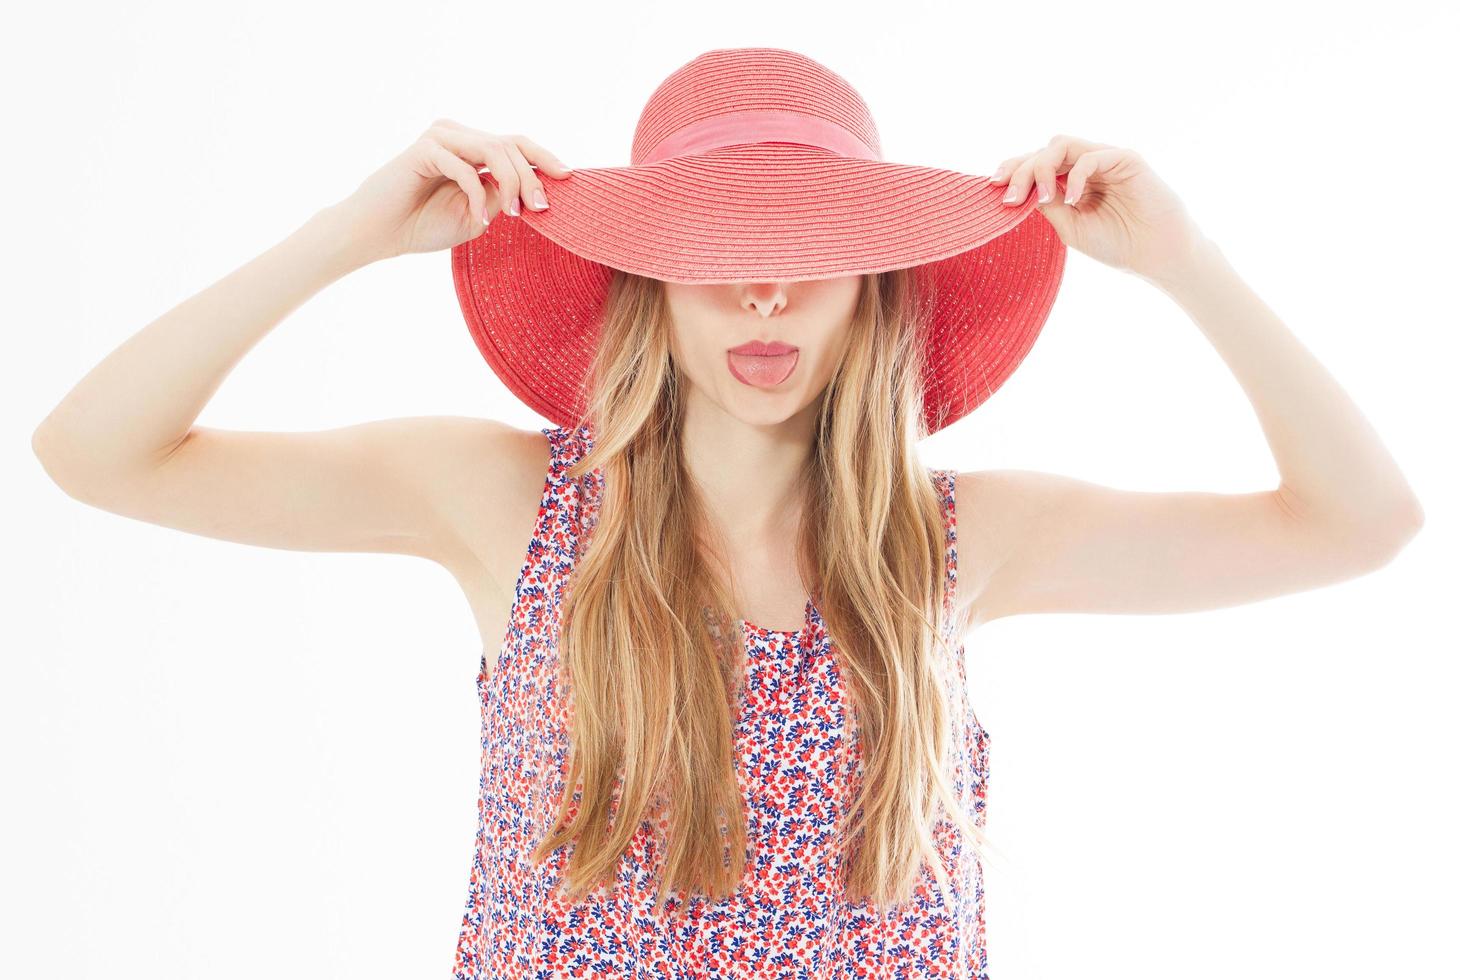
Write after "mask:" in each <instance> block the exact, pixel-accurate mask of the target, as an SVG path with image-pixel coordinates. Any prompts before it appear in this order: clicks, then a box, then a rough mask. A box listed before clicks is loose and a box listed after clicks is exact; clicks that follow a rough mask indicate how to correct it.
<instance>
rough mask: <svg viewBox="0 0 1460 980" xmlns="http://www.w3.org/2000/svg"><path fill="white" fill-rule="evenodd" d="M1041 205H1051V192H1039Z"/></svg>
mask: <svg viewBox="0 0 1460 980" xmlns="http://www.w3.org/2000/svg"><path fill="white" fill-rule="evenodd" d="M1039 203H1040V204H1048V203H1049V191H1040V192H1039Z"/></svg>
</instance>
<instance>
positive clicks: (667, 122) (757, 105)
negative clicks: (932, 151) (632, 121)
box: [630, 48, 882, 166]
mask: <svg viewBox="0 0 1460 980" xmlns="http://www.w3.org/2000/svg"><path fill="white" fill-rule="evenodd" d="M747 142H749V143H760V142H791V143H804V144H807V145H811V146H820V147H824V148H827V149H831V150H834V151H835V152H838V153H842V154H844V155H847V156H857V157H862V158H866V159H874V160H880V159H881V158H882V146H881V140H880V138H879V136H878V133H877V126H876V123H874V122H873V120H872V113H871V112H870V111H869V110H868V109H867V104H866V102H864V101H863V99H862V97H861V95H859V94H858V93H857V90H856V89H854V88H853V87H852V86H851V84H850V83H849V82H848V81H847V80H846V79H845V78H843V77H842V76H841V75H839V74H837V73H836V72H834V71H832V70H831V69H830V68H828V67H826V66H825V65H823V64H821V63H820V62H818V61H816V60H814V59H812V58H808V57H807V56H805V55H803V54H799V53H798V52H795V51H789V50H786V49H785V48H716V49H714V50H712V51H706V52H705V53H704V54H701V55H699V56H698V57H696V58H695V59H693V60H692V61H689V62H687V63H685V64H684V65H682V66H680V67H679V68H677V69H676V70H675V71H674V72H673V73H671V74H670V75H669V77H668V78H666V79H664V81H662V82H660V83H659V86H658V88H656V89H655V90H654V92H653V94H651V95H650V96H649V101H648V102H647V103H646V104H645V105H644V110H643V112H641V113H640V114H639V123H638V125H637V126H636V127H635V129H634V142H633V147H632V150H631V152H630V161H631V163H632V165H634V166H642V165H644V164H647V163H653V162H655V161H656V160H661V159H664V158H666V157H670V156H678V155H680V154H682V153H692V152H703V151H704V150H706V149H710V148H713V147H715V146H725V145H730V144H732V143H747Z"/></svg>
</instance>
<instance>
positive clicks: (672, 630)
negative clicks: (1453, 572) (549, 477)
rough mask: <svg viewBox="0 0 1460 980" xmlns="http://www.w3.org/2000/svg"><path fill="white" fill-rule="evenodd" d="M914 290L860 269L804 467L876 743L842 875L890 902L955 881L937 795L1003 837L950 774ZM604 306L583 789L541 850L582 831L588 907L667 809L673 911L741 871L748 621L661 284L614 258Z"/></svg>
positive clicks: (584, 571) (580, 737) (808, 519)
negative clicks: (706, 487) (925, 867)
mask: <svg viewBox="0 0 1460 980" xmlns="http://www.w3.org/2000/svg"><path fill="white" fill-rule="evenodd" d="M918 303H919V301H918V297H917V296H916V295H915V289H914V282H913V279H912V276H911V272H910V270H906V269H900V270H895V271H892V272H884V273H876V274H869V275H866V276H864V277H863V280H862V288H861V293H860V296H859V299H858V302H857V306H856V309H855V311H854V313H853V316H852V322H851V324H850V336H849V337H848V344H847V348H846V351H845V354H844V355H843V357H842V359H841V361H840V362H839V363H838V365H837V366H836V368H835V371H834V373H833V375H832V378H831V380H830V382H829V383H828V385H827V387H826V389H825V390H824V392H823V394H822V395H821V396H820V407H819V413H818V416H817V423H816V426H815V434H814V446H813V450H812V453H811V456H810V458H809V460H808V464H807V467H806V469H805V471H804V472H803V474H802V476H801V485H802V488H803V490H804V492H805V497H804V501H805V509H804V517H803V520H802V526H801V529H800V537H799V542H798V546H797V555H798V559H797V560H798V567H799V569H800V572H801V575H802V580H803V581H805V582H809V583H813V589H812V590H813V595H815V596H816V597H817V601H816V607H817V610H818V611H819V613H820V614H821V617H822V620H823V623H824V624H825V626H826V629H827V632H828V635H829V636H830V637H833V638H834V645H835V648H836V651H837V657H838V661H837V662H838V666H839V668H840V669H841V671H842V673H843V675H844V676H846V677H847V678H848V699H849V703H850V706H851V710H852V711H854V712H855V716H856V721H857V724H858V726H859V728H860V732H861V739H862V755H863V761H862V774H863V775H862V785H861V789H860V792H859V795H858V799H857V800H855V801H853V802H852V804H851V805H850V806H849V807H848V808H847V811H846V813H845V815H844V817H843V819H842V821H841V822H840V824H839V826H838V827H837V835H838V841H839V842H840V843H841V845H842V846H844V847H845V848H846V851H844V860H843V861H842V862H841V871H842V876H843V877H842V882H843V886H844V888H845V892H846V894H847V895H848V896H849V897H851V898H852V899H854V900H855V899H860V898H868V899H871V900H872V901H875V902H877V903H879V904H888V903H902V902H905V901H907V900H908V899H909V898H910V896H911V894H912V892H913V889H914V888H915V886H916V882H917V878H918V875H919V871H920V868H919V865H920V862H921V861H923V860H924V859H926V860H927V861H928V863H929V865H930V867H931V869H932V872H933V874H934V876H935V878H936V879H937V882H938V884H939V886H940V887H941V888H942V889H944V895H945V897H946V896H947V888H948V881H947V874H946V872H945V870H944V868H943V863H942V861H941V860H940V859H939V857H938V854H937V851H936V849H935V845H934V837H933V825H934V822H935V821H936V820H937V818H938V816H939V812H938V811H939V807H938V804H939V803H940V802H941V803H942V804H943V812H945V813H947V814H949V815H950V816H951V817H952V819H953V821H954V823H955V825H957V826H959V827H961V828H962V830H963V831H964V834H965V839H966V840H969V841H971V842H972V844H973V847H974V848H975V851H976V852H977V853H978V854H979V855H980V856H982V855H985V854H986V853H987V852H986V850H985V847H986V846H987V845H986V840H985V837H984V835H983V831H982V829H981V828H980V827H978V826H976V825H975V823H974V821H973V820H972V819H970V816H969V814H967V813H966V812H965V811H964V809H963V808H962V807H961V806H960V804H959V801H958V800H957V798H956V795H955V792H954V789H953V787H952V785H951V783H950V780H949V778H948V774H947V772H946V771H945V768H944V766H945V762H946V760H947V758H948V752H949V747H950V742H951V737H952V730H951V718H952V710H951V705H950V702H949V700H948V687H947V685H948V682H949V681H950V679H951V675H950V674H949V673H948V669H947V664H949V663H950V662H951V658H952V651H951V650H950V649H949V644H947V643H946V642H945V640H944V627H945V623H944V615H943V603H942V596H943V588H944V575H945V570H944V558H945V547H946V543H945V528H944V526H943V514H942V502H941V500H940V498H939V495H938V493H937V488H936V487H935V486H934V484H933V482H932V479H931V477H930V475H929V473H928V470H927V469H926V468H925V467H924V465H923V464H922V462H921V461H920V459H919V457H918V455H917V453H916V449H915V447H916V444H917V442H918V441H919V440H920V439H922V438H923V437H924V436H925V435H927V426H926V423H925V421H924V415H923V397H922V393H923V371H924V364H923V359H922V351H923V343H922V337H921V335H920V334H921V331H922V330H923V329H924V323H925V318H924V317H923V315H922V312H921V310H920V308H919V305H918ZM604 312H605V317H604V320H603V325H602V328H601V333H600V338H599V344H598V349H597V354H596V356H595V360H594V363H593V366H592V369H591V372H590V381H589V387H588V392H587V395H588V397H587V404H588V409H587V417H588V418H589V419H591V420H592V429H593V433H594V439H593V445H592V448H591V450H590V451H589V452H587V453H586V454H585V455H584V456H583V458H582V459H580V460H579V461H578V462H577V464H576V465H575V466H574V467H573V468H572V469H571V470H570V471H569V473H568V475H569V477H570V478H572V479H578V478H579V477H581V476H583V475H584V474H586V473H588V472H589V471H591V470H593V469H595V468H598V467H602V477H603V483H602V486H603V488H604V490H603V499H602V500H601V501H600V509H599V513H598V515H597V518H596V521H595V523H594V525H593V527H592V528H591V535H589V540H591V547H581V548H580V553H579V560H578V563H577V565H576V567H575V569H574V572H573V573H572V578H571V583H570V586H569V587H568V588H567V589H566V590H565V597H564V604H563V608H562V618H561V630H560V636H559V657H560V663H561V669H562V671H563V676H564V678H565V679H566V683H567V685H568V689H569V691H570V692H571V693H570V698H571V703H572V705H573V710H572V713H571V722H570V725H571V729H570V733H571V739H570V741H571V751H570V758H569V768H568V774H567V779H566V786H567V790H566V791H565V792H564V794H563V799H562V801H561V802H560V804H559V809H558V812H557V816H556V819H555V822H554V824H553V826H552V827H551V828H550V830H549V832H548V833H547V835H546V836H545V837H544V839H543V840H542V841H541V842H540V844H539V845H538V846H537V847H536V848H535V849H534V851H533V852H532V855H531V858H532V860H533V861H535V862H536V861H541V860H543V859H544V858H546V857H547V856H548V855H549V854H551V853H552V852H553V851H554V850H555V849H556V848H558V847H560V846H562V845H564V844H567V843H569V842H576V843H575V844H574V847H573V852H572V855H571V859H570V861H569V863H568V865H567V867H566V870H565V872H564V875H563V878H564V880H563V882H562V884H563V885H564V888H565V890H566V893H567V894H568V896H569V897H570V900H572V901H575V902H576V901H577V900H578V899H580V898H581V897H582V896H584V895H585V894H586V893H587V892H589V891H590V890H591V889H592V888H593V887H595V885H596V884H598V883H600V882H605V883H606V882H611V881H612V879H613V873H614V871H615V868H616V865H617V862H618V860H619V858H620V856H621V855H622V853H623V851H624V850H625V848H626V847H628V845H629V843H630V841H631V839H632V838H633V836H634V833H635V831H636V829H637V828H638V827H639V825H640V823H641V821H642V820H643V819H645V818H646V817H648V816H649V815H650V813H651V812H652V811H655V810H657V809H658V808H659V807H661V806H667V807H668V811H667V818H668V819H667V826H668V828H669V831H668V840H667V846H666V848H665V852H664V862H663V869H662V873H661V878H660V882H659V892H658V899H657V901H656V904H655V911H656V912H657V911H658V909H659V908H660V907H662V903H663V902H664V900H665V898H666V896H667V895H668V893H669V892H670V891H671V890H676V889H698V890H700V891H702V892H703V893H705V894H708V895H710V896H711V897H724V896H727V895H729V894H730V893H731V892H732V891H733V890H734V889H735V888H736V886H737V884H738V882H739V880H740V878H741V875H742V873H743V871H744V867H745V863H746V854H745V848H746V831H745V821H744V814H743V813H742V800H741V794H740V790H739V788H738V785H737V783H736V778H735V771H734V760H733V750H734V739H733V729H734V726H735V722H736V717H735V713H736V704H737V698H738V694H739V692H740V690H741V687H740V685H741V684H742V683H743V677H744V675H743V657H742V651H741V649H740V645H739V644H734V643H730V642H727V641H725V639H724V638H725V637H737V638H738V637H739V636H740V634H739V632H738V629H737V627H736V624H737V622H738V621H737V620H736V619H734V618H733V613H732V612H731V611H732V610H735V609H738V608H739V603H738V602H736V601H735V600H736V596H735V595H734V594H733V591H734V586H733V583H731V582H730V581H728V579H729V576H728V575H727V574H726V566H725V564H724V563H723V561H722V560H721V559H720V558H719V557H717V556H721V555H723V552H722V551H720V550H719V548H718V542H720V541H721V540H722V539H720V538H719V537H718V535H717V534H716V532H714V531H712V530H711V524H710V522H709V521H707V520H706V511H705V505H704V502H703V498H702V497H701V495H700V494H699V493H698V492H697V490H696V488H695V485H694V482H693V480H692V478H691V476H690V474H689V473H688V471H687V470H686V468H685V465H684V463H683V460H682V459H681V456H680V452H679V447H680V421H681V407H682V404H683V403H682V398H681V386H682V384H683V381H682V379H681V376H680V374H679V372H678V370H677V368H676V365H675V362H674V360H673V358H672V357H671V346H672V345H671V318H670V314H669V309H668V306H667V304H666V302H665V297H664V290H663V284H662V282H660V281H659V280H657V279H652V278H647V277H641V276H637V275H632V274H629V273H624V272H621V271H618V270H615V272H614V275H613V281H612V283H611V285H610V289H609V292H608V296H607V299H606V303H605V310H604ZM586 543H587V542H585V545H586ZM962 625H963V624H957V625H956V626H955V628H954V629H953V631H952V634H951V635H953V636H955V637H956V636H958V635H960V634H961V633H962V632H963V629H962ZM579 791H581V801H578V802H577V807H576V813H572V812H571V811H572V809H573V807H572V806H571V803H572V802H574V800H573V798H574V796H575V794H576V793H578V792H579ZM616 795H617V801H618V802H617V809H616V812H615V805H614V800H615V796H616ZM852 852H854V853H852Z"/></svg>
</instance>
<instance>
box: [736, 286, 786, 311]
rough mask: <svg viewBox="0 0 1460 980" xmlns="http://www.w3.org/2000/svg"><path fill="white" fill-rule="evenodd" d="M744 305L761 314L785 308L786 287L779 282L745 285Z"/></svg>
mask: <svg viewBox="0 0 1460 980" xmlns="http://www.w3.org/2000/svg"><path fill="white" fill-rule="evenodd" d="M741 305H742V306H744V307H745V308H746V309H752V308H753V309H754V310H755V311H756V312H757V313H759V314H760V315H761V316H767V315H769V314H770V313H772V312H774V311H776V310H778V309H781V308H783V307H784V306H785V305H786V289H785V286H784V284H782V283H779V282H771V283H751V284H749V285H747V286H746V287H745V297H744V300H743V301H742V304H741Z"/></svg>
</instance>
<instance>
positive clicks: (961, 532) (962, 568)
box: [954, 470, 1063, 623]
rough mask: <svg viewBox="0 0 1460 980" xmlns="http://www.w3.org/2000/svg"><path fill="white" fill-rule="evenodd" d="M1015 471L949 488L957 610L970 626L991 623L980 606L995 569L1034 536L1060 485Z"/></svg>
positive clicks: (975, 474) (985, 473)
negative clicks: (966, 616)
mask: <svg viewBox="0 0 1460 980" xmlns="http://www.w3.org/2000/svg"><path fill="white" fill-rule="evenodd" d="M1044 475H1045V474H1037V473H1031V472H1028V471H1021V470H972V471H969V472H966V473H959V474H958V475H957V478H956V480H955V486H954V503H955V507H954V511H955V514H956V516H957V521H958V591H957V598H956V600H955V602H956V604H957V606H958V608H959V609H960V610H962V611H964V612H965V613H967V614H970V621H971V622H972V623H982V622H986V621H988V620H989V619H991V618H995V617H994V616H993V615H992V614H991V613H990V611H989V610H987V609H985V608H984V606H983V605H982V604H981V602H980V600H981V599H982V598H983V597H984V596H986V595H987V593H988V591H989V586H990V583H992V582H993V581H994V580H995V578H996V577H997V573H998V571H999V569H1000V568H1001V567H1002V566H1003V565H1004V564H1005V563H1007V562H1008V561H1009V559H1010V558H1011V557H1012V556H1014V555H1015V554H1017V553H1018V552H1019V550H1020V548H1021V547H1022V546H1023V545H1022V543H1023V542H1024V541H1025V540H1026V539H1027V538H1028V537H1029V536H1030V535H1031V534H1033V533H1035V532H1036V531H1037V529H1038V527H1039V526H1040V525H1041V523H1042V522H1043V521H1044V519H1045V518H1046V517H1047V513H1048V510H1049V508H1050V507H1051V506H1052V505H1053V502H1054V500H1055V499H1056V495H1057V488H1058V487H1060V486H1061V485H1063V481H1061V480H1060V478H1058V477H1052V478H1051V479H1049V480H1048V481H1040V480H1039V479H1038V478H1039V477H1041V476H1044Z"/></svg>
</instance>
